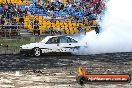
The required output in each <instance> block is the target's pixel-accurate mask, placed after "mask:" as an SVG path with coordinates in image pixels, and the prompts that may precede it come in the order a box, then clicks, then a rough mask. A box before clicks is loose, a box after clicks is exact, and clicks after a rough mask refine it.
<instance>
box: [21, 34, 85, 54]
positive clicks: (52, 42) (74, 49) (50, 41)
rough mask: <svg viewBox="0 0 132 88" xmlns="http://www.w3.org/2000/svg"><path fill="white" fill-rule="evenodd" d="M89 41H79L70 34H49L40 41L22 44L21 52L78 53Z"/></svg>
mask: <svg viewBox="0 0 132 88" xmlns="http://www.w3.org/2000/svg"><path fill="white" fill-rule="evenodd" d="M86 46H87V43H84V42H79V41H77V40H76V39H74V38H72V37H70V36H47V37H45V38H44V39H43V40H42V41H40V42H38V43H30V44H26V45H22V46H20V48H21V49H20V53H21V54H24V55H33V56H40V55H42V54H46V53H70V54H77V53H78V50H79V48H80V47H86Z"/></svg>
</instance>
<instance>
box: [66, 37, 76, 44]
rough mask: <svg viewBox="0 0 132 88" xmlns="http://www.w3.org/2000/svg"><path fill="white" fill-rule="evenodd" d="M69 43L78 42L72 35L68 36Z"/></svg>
mask: <svg viewBox="0 0 132 88" xmlns="http://www.w3.org/2000/svg"><path fill="white" fill-rule="evenodd" d="M67 43H77V41H76V40H74V39H72V38H70V37H67Z"/></svg>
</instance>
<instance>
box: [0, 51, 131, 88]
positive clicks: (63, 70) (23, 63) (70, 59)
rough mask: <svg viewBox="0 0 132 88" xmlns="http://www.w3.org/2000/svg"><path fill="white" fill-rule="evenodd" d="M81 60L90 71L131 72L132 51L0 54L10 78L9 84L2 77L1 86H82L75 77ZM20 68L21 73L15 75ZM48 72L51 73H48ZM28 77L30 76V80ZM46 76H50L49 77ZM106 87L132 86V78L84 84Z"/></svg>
mask: <svg viewBox="0 0 132 88" xmlns="http://www.w3.org/2000/svg"><path fill="white" fill-rule="evenodd" d="M80 64H81V65H82V66H83V67H84V68H85V69H86V71H87V73H88V74H91V73H94V74H104V73H107V74H111V73H112V74H113V73H114V74H116V73H118V74H124V73H129V74H131V73H132V53H131V52H130V53H110V54H96V55H86V56H70V55H69V56H42V57H37V58H36V57H30V56H22V55H0V76H1V78H3V80H6V79H8V80H9V79H10V84H7V83H6V82H5V81H2V82H1V80H0V82H1V83H0V87H2V88H6V87H3V86H8V87H10V88H27V87H28V88H46V87H47V88H77V87H78V88H82V87H79V85H78V84H77V83H76V80H75V76H76V73H77V72H76V70H77V67H78V66H79V65H80ZM17 71H19V72H20V73H21V75H22V76H20V77H17V76H15V75H16V74H17ZM47 74H48V76H46V75H47ZM15 77H16V79H15ZM28 77H29V78H30V80H28V79H29V78H28ZM34 77H36V78H34ZM45 77H48V78H47V79H51V80H50V81H49V80H47V79H46V78H45ZM40 78H41V80H40ZM54 79H56V80H54ZM16 80H17V82H16ZM31 80H32V83H31ZM34 80H35V81H34ZM36 80H38V81H36ZM44 80H45V81H44ZM7 82H9V81H7ZM11 83H12V84H11ZM20 83H21V84H20ZM33 83H34V84H33ZM35 83H36V84H35ZM111 86H113V87H111ZM103 87H104V88H132V82H131V83H128V84H116V85H115V84H114V85H113V84H112V85H111V84H106V85H99V86H98V85H97V84H94V85H93V84H90V85H89V84H88V85H86V86H85V88H103Z"/></svg>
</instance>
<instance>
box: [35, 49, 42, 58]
mask: <svg viewBox="0 0 132 88" xmlns="http://www.w3.org/2000/svg"><path fill="white" fill-rule="evenodd" d="M33 55H34V56H36V57H39V56H41V49H40V48H34V49H33Z"/></svg>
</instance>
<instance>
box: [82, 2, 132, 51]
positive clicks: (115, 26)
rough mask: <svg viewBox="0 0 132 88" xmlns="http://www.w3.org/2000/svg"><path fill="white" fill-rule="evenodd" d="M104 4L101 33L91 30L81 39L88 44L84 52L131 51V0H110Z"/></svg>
mask: <svg viewBox="0 0 132 88" xmlns="http://www.w3.org/2000/svg"><path fill="white" fill-rule="evenodd" d="M106 5H107V10H106V12H105V14H104V16H103V20H102V22H101V23H100V25H101V27H102V31H101V33H100V34H99V35H96V34H95V31H91V32H88V33H87V34H86V36H85V37H84V39H83V41H85V42H87V44H88V49H87V50H85V53H84V54H100V53H115V52H132V10H131V8H132V0H110V1H109V2H107V4H106ZM81 50H83V49H81ZM83 52H84V51H83Z"/></svg>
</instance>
